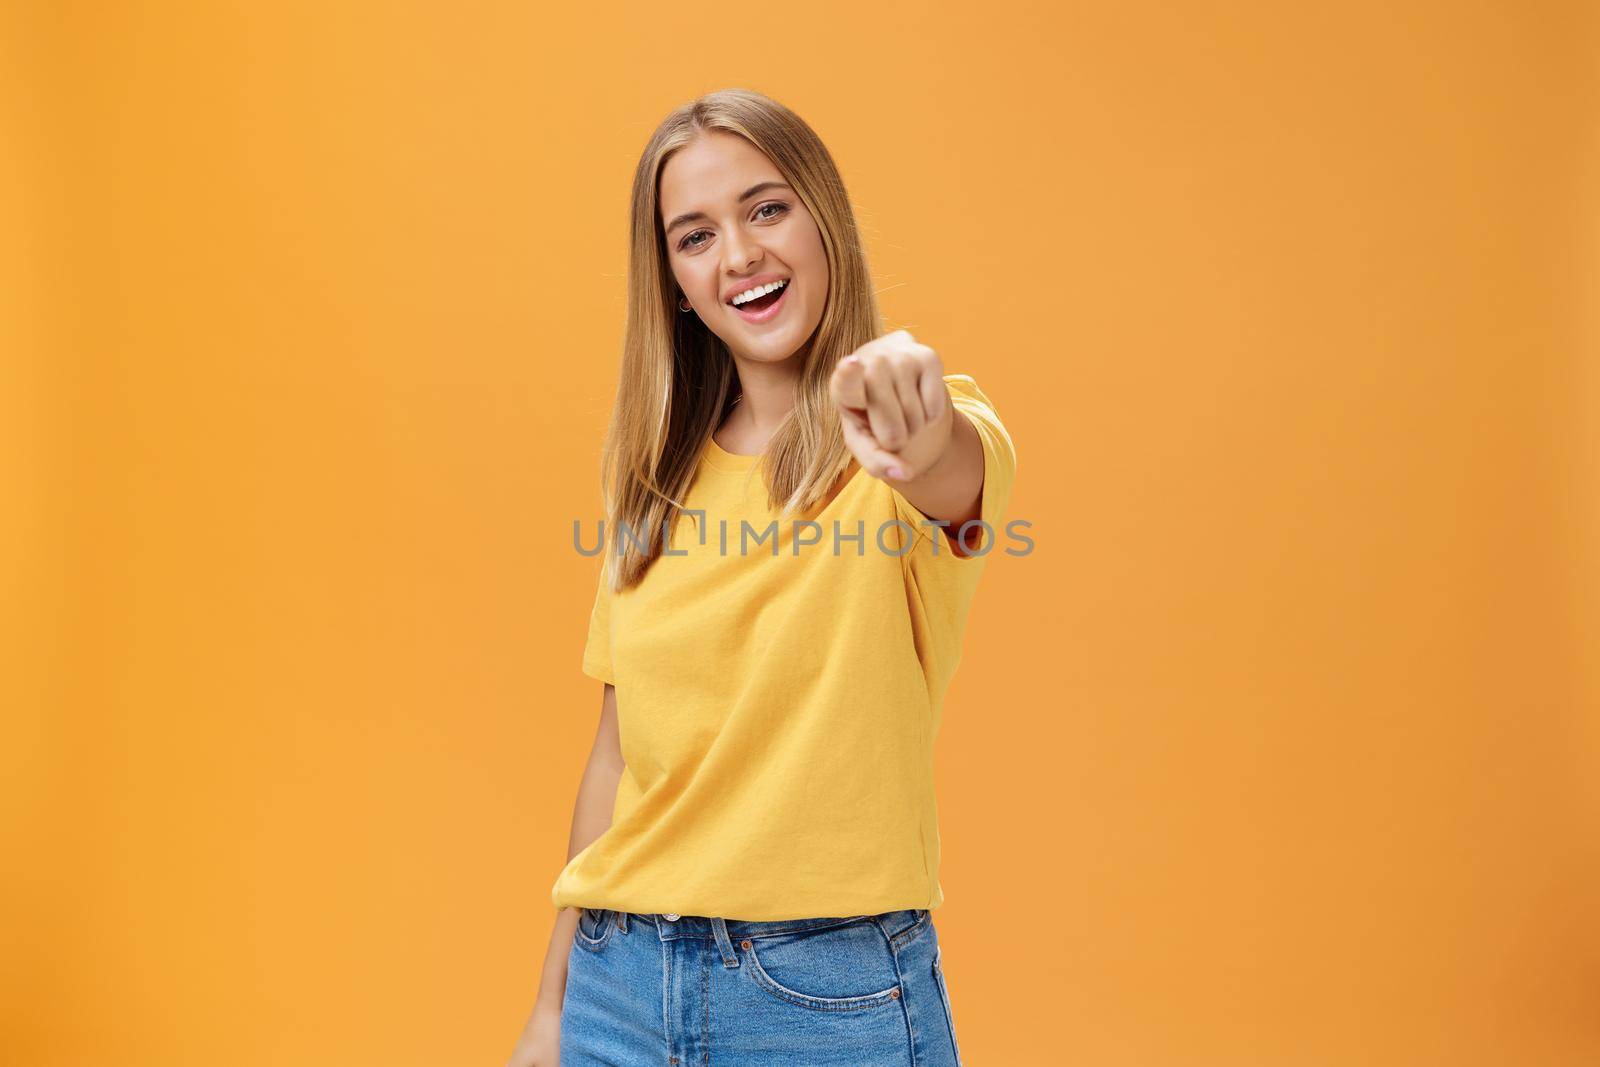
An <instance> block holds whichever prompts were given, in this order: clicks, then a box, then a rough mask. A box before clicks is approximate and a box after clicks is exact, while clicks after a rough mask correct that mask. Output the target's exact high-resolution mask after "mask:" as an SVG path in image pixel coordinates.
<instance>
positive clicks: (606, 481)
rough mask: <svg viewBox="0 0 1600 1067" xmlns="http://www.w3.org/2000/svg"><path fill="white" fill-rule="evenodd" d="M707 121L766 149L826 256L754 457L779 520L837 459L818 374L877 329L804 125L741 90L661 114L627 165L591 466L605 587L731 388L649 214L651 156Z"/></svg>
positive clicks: (642, 556) (844, 457) (700, 445)
mask: <svg viewBox="0 0 1600 1067" xmlns="http://www.w3.org/2000/svg"><path fill="white" fill-rule="evenodd" d="M710 130H719V131H722V132H725V133H732V134H736V135H738V136H740V137H743V138H745V139H746V140H747V141H749V142H750V143H751V144H752V145H754V146H755V147H756V148H758V149H760V150H761V151H762V152H763V153H765V154H766V156H767V158H768V159H769V160H771V161H772V164H773V166H774V167H776V168H777V170H778V173H779V174H780V175H782V177H783V179H784V180H785V181H787V182H788V183H789V184H790V185H791V186H792V187H793V188H794V191H795V195H796V196H798V197H799V198H800V200H801V202H803V203H804V204H805V206H806V209H807V210H808V211H809V212H810V213H811V217H812V218H813V219H814V220H816V224H817V228H818V229H819V230H820V231H821V234H822V246H823V249H824V251H825V253H826V255H827V260H828V277H829V284H828V294H827V299H826V301H825V303H824V305H823V310H822V320H821V321H820V322H819V323H818V325H817V329H816V332H815V333H813V334H812V336H811V338H810V339H809V341H808V342H807V343H806V344H805V345H804V346H803V348H804V355H803V357H802V358H803V359H804V361H805V362H804V365H803V366H802V367H801V370H800V376H799V381H798V383H797V386H796V390H795V404H794V408H793V410H791V411H790V413H789V414H788V415H787V416H786V417H785V418H784V420H783V422H781V423H780V424H779V425H778V427H777V429H776V430H775V431H774V432H773V434H772V438H771V440H770V441H769V442H768V443H767V447H766V449H765V451H764V454H763V460H762V461H761V463H760V469H761V470H762V472H763V479H764V481H765V484H766V488H767V503H768V507H769V508H778V509H779V514H780V516H781V517H782V518H783V519H787V518H788V517H789V516H790V515H792V514H794V513H796V512H804V511H807V510H809V509H810V508H811V507H813V506H814V505H815V504H817V503H818V502H819V501H820V500H822V499H823V498H824V497H825V496H827V495H828V494H829V492H830V491H831V490H832V488H833V486H834V485H835V483H836V482H837V480H838V478H839V476H840V475H842V474H843V473H844V471H845V470H846V469H847V468H848V467H849V465H850V462H851V459H852V456H851V453H850V450H849V449H848V448H846V447H845V443H844V434H843V432H842V431H841V429H840V415H839V410H838V407H837V405H835V404H834V402H833V398H832V397H831V396H830V395H829V394H828V381H829V379H830V377H831V376H832V374H833V369H834V367H835V366H836V365H837V364H838V362H839V360H841V359H843V358H844V357H845V356H847V355H849V354H850V353H851V352H853V351H855V350H856V349H857V348H860V347H861V346H862V345H864V344H866V343H867V342H868V341H870V340H872V339H873V338H875V337H878V336H880V335H881V334H882V333H883V329H882V321H881V319H880V317H879V314H878V304H877V298H876V296H875V294H874V293H873V290H872V279H871V275H870V274H869V273H868V270H867V259H866V253H865V250H864V249H863V248H862V246H861V239H860V233H859V230H858V228H857V226H856V219H855V213H854V211H853V210H852V208H851V205H850V200H849V196H848V194H847V193H846V192H845V187H844V180H843V179H842V178H841V177H840V175H839V168H838V167H837V166H836V165H835V164H834V162H833V157H832V156H831V155H829V153H828V149H827V147H826V146H825V145H824V144H823V143H822V140H821V139H820V138H819V137H818V136H817V135H816V133H815V132H814V131H813V130H812V129H811V127H810V126H808V125H806V123H805V122H804V121H803V120H802V119H801V118H800V117H799V116H798V115H796V114H795V113H794V112H792V111H790V110H789V109H788V108H786V107H784V106H783V105H782V104H780V103H778V102H777V101H776V100H773V99H771V98H769V97H767V96H764V95H762V94H761V93H758V92H754V91H752V90H748V89H723V90H720V91H718V92H714V93H708V94H707V95H705V96H702V97H700V98H698V99H696V100H692V101H690V102H689V103H687V104H684V105H683V106H681V107H679V108H677V109H676V110H675V111H673V112H672V113H671V114H670V115H668V116H667V117H666V118H665V119H664V120H662V122H661V125H660V126H658V127H657V128H656V131H655V132H654V133H653V134H652V135H651V137H650V141H649V143H648V144H646V145H645V148H644V152H643V154H642V155H640V157H639V164H638V167H637V168H636V169H635V171H634V177H633V195H632V204H631V208H630V214H631V228H630V236H629V256H628V321H627V330H626V333H625V335H624V337H623V342H622V363H621V368H620V374H619V377H618V380H617V394H616V401H615V403H614V404H613V405H612V409H611V421H610V424H609V426H608V427H607V430H606V438H605V446H604V460H603V463H602V471H601V494H602V496H603V498H604V501H605V513H606V519H607V523H606V526H607V531H606V534H607V535H606V537H605V538H604V539H603V540H604V542H605V544H606V545H607V551H606V554H605V570H604V576H605V580H606V582H607V583H608V584H609V587H610V589H611V590H612V591H613V592H620V591H622V590H624V589H629V588H632V587H633V586H635V585H637V584H638V583H639V581H640V580H641V579H642V578H643V577H644V575H645V572H646V571H647V570H648V569H649V567H650V565H651V564H652V563H653V562H654V561H655V560H656V558H657V557H658V556H659V555H660V554H661V550H662V547H663V544H662V532H663V531H664V530H670V529H671V528H672V525H673V524H674V523H675V522H676V520H677V517H678V515H679V513H680V512H681V511H682V510H683V508H684V503H683V499H682V498H683V496H684V495H685V494H686V492H687V490H688V486H689V482H690V480H691V479H692V478H693V477H694V472H695V465H696V462H697V460H698V459H699V456H700V454H701V452H702V451H703V450H704V448H705V447H706V443H707V442H708V441H709V440H710V439H711V435H712V434H713V433H714V432H715V431H716V429H717V427H718V426H720V425H721V424H722V420H723V418H725V417H726V415H727V413H728V411H729V409H730V408H731V407H732V406H733V402H734V400H736V399H737V397H738V390H739V375H738V369H737V368H736V366H735V365H734V362H733V357H732V356H731V355H730V354H729V352H728V347H727V345H726V344H725V343H724V342H723V341H722V339H721V338H719V337H718V336H717V335H716V334H714V333H712V332H711V330H710V329H708V328H707V327H706V325H705V323H703V322H701V321H700V318H699V316H698V315H696V314H685V313H683V312H680V311H679V310H678V306H677V300H676V299H675V294H676V292H677V282H676V281H675V280H674V278H673V276H672V271H671V267H670V264H669V261H668V256H667V249H666V234H665V233H664V232H663V230H662V224H661V210H660V203H659V195H660V179H661V169H662V167H664V166H665V165H666V162H667V160H668V159H670V158H672V155H673V154H674V153H675V152H677V151H678V150H679V149H681V148H683V147H685V146H686V145H688V144H690V143H692V142H693V141H694V140H695V138H696V137H698V136H700V135H701V134H702V133H704V132H706V131H710ZM619 535H620V536H619Z"/></svg>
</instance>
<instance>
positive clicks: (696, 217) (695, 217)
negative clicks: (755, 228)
mask: <svg viewBox="0 0 1600 1067" xmlns="http://www.w3.org/2000/svg"><path fill="white" fill-rule="evenodd" d="M768 189H789V191H790V192H794V190H793V189H790V188H789V185H788V184H787V183H785V182H779V181H764V182H757V183H756V184H754V185H752V186H751V187H750V188H748V189H746V190H745V191H744V192H742V193H740V194H739V203H741V204H742V203H744V202H745V201H746V200H749V199H750V198H751V197H752V196H755V195H756V194H757V193H762V192H766V191H767V190H768ZM710 221H711V216H710V215H707V214H706V213H705V212H704V211H690V212H688V213H686V214H683V215H679V216H678V217H677V218H675V219H673V220H672V221H671V222H669V223H667V228H666V230H665V232H666V233H671V232H672V231H673V230H676V229H677V228H678V227H679V226H682V225H683V224H684V223H686V222H710Z"/></svg>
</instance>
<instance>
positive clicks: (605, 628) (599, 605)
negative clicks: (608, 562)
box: [583, 568, 616, 685]
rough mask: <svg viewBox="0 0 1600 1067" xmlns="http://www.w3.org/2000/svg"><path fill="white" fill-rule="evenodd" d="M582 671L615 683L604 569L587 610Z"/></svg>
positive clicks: (607, 590)
mask: <svg viewBox="0 0 1600 1067" xmlns="http://www.w3.org/2000/svg"><path fill="white" fill-rule="evenodd" d="M583 673H584V674H587V675H588V676H589V677H591V678H597V679H599V680H600V681H602V682H605V683H606V684H608V685H615V684H616V675H615V673H614V672H613V671H612V669H611V589H610V588H609V587H608V586H607V585H606V579H605V570H604V568H602V569H601V574H600V580H599V582H598V583H597V584H596V587H595V592H594V607H593V608H592V609H591V610H590V612H589V637H588V640H587V641H586V642H585V643H584V646H583Z"/></svg>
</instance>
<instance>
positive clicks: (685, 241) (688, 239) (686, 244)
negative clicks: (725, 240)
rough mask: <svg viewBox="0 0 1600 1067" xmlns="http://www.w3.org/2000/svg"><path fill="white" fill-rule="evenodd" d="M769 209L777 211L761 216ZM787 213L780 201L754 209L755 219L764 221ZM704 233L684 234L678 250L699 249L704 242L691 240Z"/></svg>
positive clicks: (786, 208) (695, 231)
mask: <svg viewBox="0 0 1600 1067" xmlns="http://www.w3.org/2000/svg"><path fill="white" fill-rule="evenodd" d="M769 207H773V208H777V209H778V210H777V211H775V212H773V213H772V214H770V215H763V214H762V212H763V211H765V210H767V208H769ZM788 212H789V205H788V204H785V203H784V202H783V201H781V200H769V201H767V202H766V203H765V204H762V205H761V206H760V207H758V208H756V210H755V215H756V218H758V219H761V220H762V221H766V220H768V219H776V218H782V217H783V216H784V215H786V214H788ZM705 232H706V231H705V230H690V231H689V232H688V233H686V234H684V235H683V238H682V239H681V240H680V241H679V242H678V248H679V249H680V250H682V249H686V248H699V247H700V246H701V245H703V244H705V242H704V241H696V240H692V238H695V237H698V236H699V235H700V234H703V233H705Z"/></svg>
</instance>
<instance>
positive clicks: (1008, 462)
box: [894, 374, 1017, 572]
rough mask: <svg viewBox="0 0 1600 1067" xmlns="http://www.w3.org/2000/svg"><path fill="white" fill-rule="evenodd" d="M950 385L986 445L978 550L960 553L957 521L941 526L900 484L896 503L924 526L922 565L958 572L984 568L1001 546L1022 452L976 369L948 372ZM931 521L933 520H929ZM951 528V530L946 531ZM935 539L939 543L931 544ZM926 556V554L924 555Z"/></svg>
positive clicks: (916, 553) (916, 552) (918, 555)
mask: <svg viewBox="0 0 1600 1067" xmlns="http://www.w3.org/2000/svg"><path fill="white" fill-rule="evenodd" d="M944 381H945V387H946V388H947V389H949V391H950V403H951V405H952V406H953V407H954V408H955V410H956V412H957V413H958V414H959V415H965V416H966V417H967V418H968V419H969V420H970V421H971V422H972V425H973V426H974V427H975V428H976V429H977V431H978V440H979V441H980V442H981V444H982V445H983V490H982V501H981V503H980V509H979V512H978V517H979V518H980V519H981V520H982V521H983V523H984V524H985V526H984V527H982V528H979V530H977V531H974V532H971V533H969V538H975V540H970V541H969V544H971V545H972V546H973V548H972V550H973V551H974V554H973V555H967V556H963V555H960V554H958V553H957V552H956V551H955V549H954V548H953V547H952V546H951V544H950V536H952V535H954V534H955V533H956V532H957V531H956V529H955V528H953V527H945V528H943V529H941V528H940V527H938V526H935V525H933V524H932V520H930V519H929V518H928V517H927V516H925V515H923V514H922V512H920V511H918V510H917V508H916V507H915V506H914V505H912V503H911V502H910V501H909V500H907V499H906V498H905V497H904V496H902V495H901V494H900V493H899V491H898V490H896V491H895V492H894V498H895V506H896V508H897V509H898V510H899V511H900V513H901V518H902V519H904V520H905V521H906V522H908V523H910V524H911V526H912V527H913V528H915V529H916V530H917V531H918V534H919V536H918V537H917V541H916V547H915V548H914V549H913V551H912V553H911V555H912V556H913V558H914V559H916V560H917V562H918V564H919V566H922V567H924V568H931V569H936V570H946V569H952V568H953V569H954V571H955V572H964V571H966V570H975V569H978V567H979V565H981V564H982V562H983V561H984V560H985V559H987V558H988V557H989V556H991V555H993V554H994V553H995V552H996V551H1003V549H1001V548H1000V547H999V545H1000V543H1001V536H1000V535H1001V533H1002V531H1003V530H1004V523H1005V516H1006V508H1007V506H1008V505H1009V504H1010V501H1011V486H1012V483H1013V482H1014V481H1015V480H1016V476H1017V452H1016V448H1015V447H1014V446H1013V445H1012V442H1011V434H1010V433H1009V432H1007V430H1006V427H1005V424H1004V423H1002V422H1001V421H1000V414H999V412H997V411H996V410H995V407H994V404H993V403H992V402H991V401H990V400H989V398H988V396H986V395H985V394H984V392H983V390H981V389H979V388H978V383H977V382H976V381H974V380H973V378H972V376H971V375H970V374H946V375H945V376H944ZM924 523H927V524H928V525H923V524H924ZM946 531H948V533H947V532H946ZM929 540H934V541H936V542H937V543H936V544H929V543H928V541H929ZM924 557H926V558H924Z"/></svg>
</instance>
